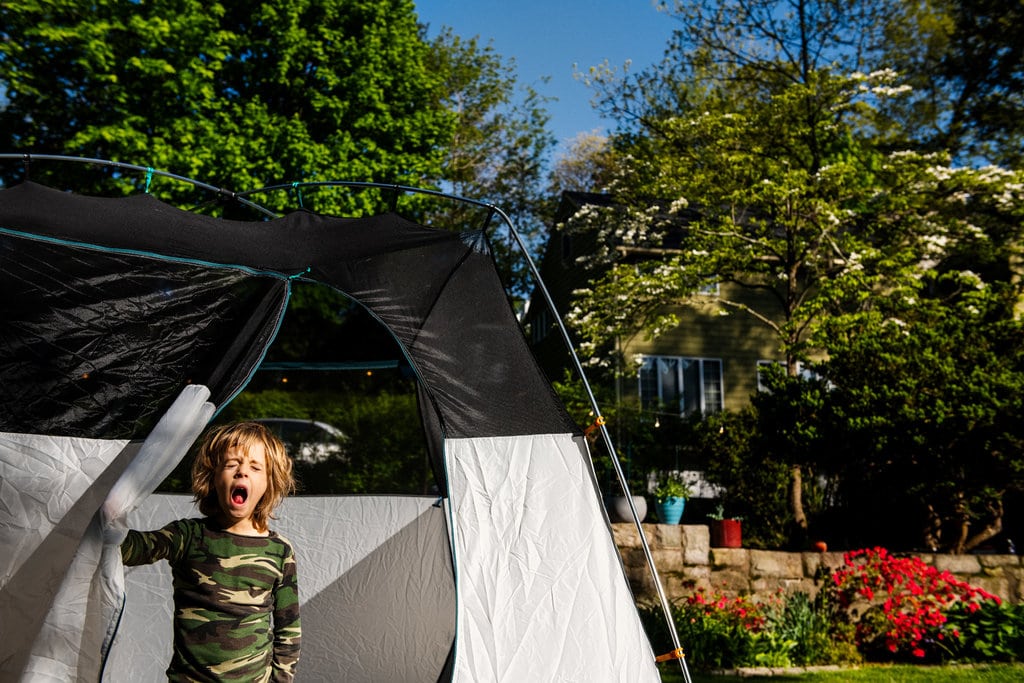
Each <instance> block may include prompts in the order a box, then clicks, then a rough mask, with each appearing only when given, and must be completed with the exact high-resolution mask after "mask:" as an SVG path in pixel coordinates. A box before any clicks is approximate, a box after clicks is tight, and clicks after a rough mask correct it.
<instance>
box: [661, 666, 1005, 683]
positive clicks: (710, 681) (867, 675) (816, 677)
mask: <svg viewBox="0 0 1024 683" xmlns="http://www.w3.org/2000/svg"><path fill="white" fill-rule="evenodd" d="M661 672H662V673H661V680H662V681H663V682H664V683H683V681H684V680H685V679H684V678H683V674H682V672H681V671H680V670H679V666H678V664H676V665H673V667H672V668H668V667H664V666H663V667H662V669H661ZM690 677H691V678H692V679H693V683H741V682H742V683H754V682H756V681H772V682H773V683H782V682H784V681H789V683H845V682H846V681H854V682H857V681H861V682H863V683H867V682H868V681H871V682H872V683H873V682H875V681H878V682H879V683H940V682H941V683H997V682H998V683H1010V682H1011V681H1012V682H1014V683H1016V681H1024V664H977V665H969V666H967V665H965V666H957V665H952V666H914V665H909V664H907V665H881V664H872V665H862V666H860V667H858V668H855V669H843V670H842V671H817V672H811V673H802V674H792V675H785V674H784V675H775V676H715V675H711V674H703V673H695V672H692V671H691V672H690Z"/></svg>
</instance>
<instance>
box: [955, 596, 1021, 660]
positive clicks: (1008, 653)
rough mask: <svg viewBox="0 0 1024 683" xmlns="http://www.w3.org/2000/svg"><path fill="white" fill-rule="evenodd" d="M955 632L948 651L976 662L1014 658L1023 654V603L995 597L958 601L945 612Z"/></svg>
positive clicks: (1016, 658) (1018, 657)
mask: <svg viewBox="0 0 1024 683" xmlns="http://www.w3.org/2000/svg"><path fill="white" fill-rule="evenodd" d="M946 624H947V626H948V627H949V628H950V630H952V631H953V633H954V634H955V635H956V636H957V638H956V639H955V640H954V645H953V647H952V648H951V654H952V655H953V656H954V657H956V658H958V659H963V660H970V661H978V662H1015V661H1021V659H1022V658H1024V605H1004V604H1000V603H999V602H998V601H996V600H983V601H981V602H971V603H958V604H955V605H953V606H952V607H951V608H950V609H949V611H948V612H947V614H946Z"/></svg>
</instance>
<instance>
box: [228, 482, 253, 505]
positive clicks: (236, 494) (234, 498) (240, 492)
mask: <svg viewBox="0 0 1024 683" xmlns="http://www.w3.org/2000/svg"><path fill="white" fill-rule="evenodd" d="M248 497H249V492H248V491H246V490H245V487H244V486H236V487H235V488H233V489H231V502H232V503H234V504H235V505H241V504H243V503H244V502H245V501H246V499H247V498H248Z"/></svg>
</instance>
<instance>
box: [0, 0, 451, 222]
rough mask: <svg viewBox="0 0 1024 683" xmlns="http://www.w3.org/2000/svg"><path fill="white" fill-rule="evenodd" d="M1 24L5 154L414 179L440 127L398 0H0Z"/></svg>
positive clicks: (414, 34) (428, 78)
mask: <svg viewBox="0 0 1024 683" xmlns="http://www.w3.org/2000/svg"><path fill="white" fill-rule="evenodd" d="M0 27H2V29H0V30H2V31H3V35H2V41H0V83H3V85H4V86H5V88H6V90H7V97H8V98H9V103H8V106H7V108H6V109H5V110H4V111H3V112H0V147H2V148H4V149H13V150H25V151H34V152H40V153H42V152H48V153H65V154H72V155H79V156H92V157H100V158H109V159H116V160H130V161H132V162H142V163H144V164H148V165H151V166H153V167H155V168H160V169H163V170H169V171H173V172H175V173H178V174H181V175H186V176H190V177H195V178H198V179H200V180H203V181H205V182H208V183H210V184H213V185H217V186H221V187H228V188H232V189H251V188H257V187H261V186H263V185H266V184H269V183H275V182H283V181H288V180H328V179H358V180H364V181H381V182H406V183H412V184H415V183H416V182H417V181H419V180H420V179H422V178H424V177H437V176H438V175H439V172H440V168H441V164H442V160H443V157H444V150H445V147H446V145H447V144H448V142H449V140H450V139H451V135H452V132H453V126H454V124H455V121H454V117H453V116H452V114H451V112H449V111H448V110H447V109H446V108H445V106H444V103H443V101H442V100H443V95H444V92H443V88H442V77H443V76H442V74H438V73H436V72H434V71H432V70H431V69H430V68H429V66H430V60H429V57H430V54H431V48H430V46H429V45H428V44H427V43H426V42H425V41H424V40H423V39H422V37H421V35H420V27H419V26H418V24H417V21H416V15H415V12H414V7H413V3H412V0H384V1H381V0H328V1H325V2H308V1H306V0H301V1H299V2H283V1H281V0H263V1H261V2H258V3H251V2H237V1H228V2H222V3H213V4H211V3H206V2H198V1H196V0H175V1H173V2H172V1H171V0H155V1H154V2H145V3H123V2H115V1H113V0H99V1H98V2H95V3H90V4H89V5H88V6H85V5H82V3H80V2H74V1H72V0H60V1H58V2H38V1H27V2H19V3H4V4H3V5H0ZM68 172H69V171H68V170H67V169H66V168H62V169H61V173H62V174H66V173H68ZM75 172H76V170H71V171H70V173H75ZM137 183H139V184H141V179H140V180H139V181H137ZM67 185H68V186H74V187H76V189H81V186H75V185H74V184H73V182H70V183H67ZM129 189H131V188H129ZM135 189H139V188H135ZM161 189H162V188H156V187H154V192H158V191H160V190H161ZM122 191H123V190H122ZM355 201H356V203H358V200H355Z"/></svg>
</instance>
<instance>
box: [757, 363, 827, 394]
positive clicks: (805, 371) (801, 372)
mask: <svg viewBox="0 0 1024 683" xmlns="http://www.w3.org/2000/svg"><path fill="white" fill-rule="evenodd" d="M770 365H778V366H780V367H782V368H783V369H785V368H788V367H789V365H788V364H787V363H786V362H785V361H780V360H759V361H757V390H758V391H768V387H766V386H765V385H764V379H763V378H762V376H761V369H762V368H765V367H767V366H770ZM797 375H798V376H799V377H800V378H801V379H803V380H805V381H810V380H816V379H821V375H819V374H818V373H817V372H815V371H814V369H813V368H810V367H807V366H806V365H804V364H803V363H799V364H798V365H797Z"/></svg>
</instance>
